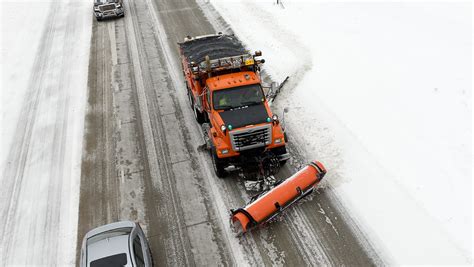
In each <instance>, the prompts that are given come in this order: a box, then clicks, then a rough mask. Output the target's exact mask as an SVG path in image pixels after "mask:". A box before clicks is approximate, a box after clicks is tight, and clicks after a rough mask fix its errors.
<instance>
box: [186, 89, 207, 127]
mask: <svg viewBox="0 0 474 267" xmlns="http://www.w3.org/2000/svg"><path fill="white" fill-rule="evenodd" d="M186 87H187V85H186ZM188 99H189V104H190V105H191V109H192V110H193V113H194V118H195V119H196V121H197V122H198V123H199V124H203V123H204V122H206V116H205V114H204V112H200V111H199V110H198V109H197V108H196V107H195V106H194V97H193V94H192V93H191V90H189V88H188Z"/></svg>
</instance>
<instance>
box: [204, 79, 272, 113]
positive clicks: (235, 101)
mask: <svg viewBox="0 0 474 267" xmlns="http://www.w3.org/2000/svg"><path fill="white" fill-rule="evenodd" d="M212 99H213V107H214V109H220V110H227V109H233V108H239V107H245V106H252V105H257V104H260V103H262V102H263V101H265V97H264V94H263V91H262V87H260V85H259V84H251V85H245V86H240V87H235V88H229V89H223V90H218V91H215V92H214V93H213V97H212Z"/></svg>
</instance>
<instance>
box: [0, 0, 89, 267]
mask: <svg viewBox="0 0 474 267" xmlns="http://www.w3.org/2000/svg"><path fill="white" fill-rule="evenodd" d="M91 5H92V2H90V1H88V0H83V1H73V0H64V1H59V0H55V1H51V0H50V1H41V0H40V1H2V2H1V3H0V7H1V29H2V32H1V58H0V67H1V89H0V100H1V105H0V118H1V121H0V123H1V126H0V139H1V141H0V145H1V147H0V149H1V153H0V172H1V176H0V184H1V185H2V186H1V187H0V200H1V201H0V225H2V226H1V227H0V233H1V234H0V265H2V266H5V265H44V266H53V265H60V266H64V265H73V264H74V263H75V258H76V236H77V222H78V217H77V216H78V204H79V184H80V164H81V153H82V138H83V130H84V109H85V103H86V95H87V93H86V92H87V71H88V62H89V48H90V37H91V28H92V27H91V22H92V14H91Z"/></svg>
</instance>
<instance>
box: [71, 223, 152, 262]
mask: <svg viewBox="0 0 474 267" xmlns="http://www.w3.org/2000/svg"><path fill="white" fill-rule="evenodd" d="M80 266H81V267H98V266H104V267H107V266H138V267H140V266H153V260H152V257H151V252H150V248H149V246H148V242H147V240H146V238H145V234H144V233H143V231H142V228H141V227H140V225H139V224H138V223H135V222H130V221H122V222H115V223H111V224H107V225H103V226H100V227H97V228H95V229H93V230H91V231H89V232H88V233H87V234H86V235H85V237H84V240H83V241H82V248H81V262H80Z"/></svg>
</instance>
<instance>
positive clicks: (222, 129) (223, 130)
mask: <svg viewBox="0 0 474 267" xmlns="http://www.w3.org/2000/svg"><path fill="white" fill-rule="evenodd" d="M226 129H227V128H226V127H225V125H221V131H222V132H223V133H225V130H226Z"/></svg>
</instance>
